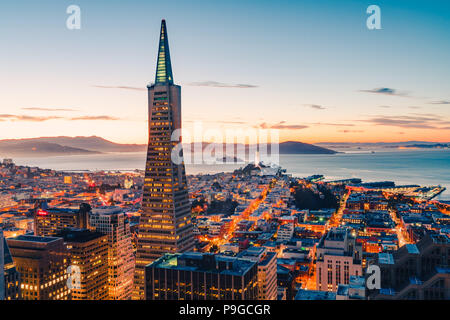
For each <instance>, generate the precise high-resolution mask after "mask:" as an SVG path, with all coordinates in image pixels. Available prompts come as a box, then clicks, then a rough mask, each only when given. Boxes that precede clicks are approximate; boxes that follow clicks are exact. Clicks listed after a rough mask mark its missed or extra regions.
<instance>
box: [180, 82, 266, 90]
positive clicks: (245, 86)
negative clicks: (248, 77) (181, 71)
mask: <svg viewBox="0 0 450 320" xmlns="http://www.w3.org/2000/svg"><path fill="white" fill-rule="evenodd" d="M188 85H189V86H194V87H213V88H240V89H250V88H258V86H257V85H253V84H239V83H238V84H230V83H223V82H217V81H203V82H191V83H188Z"/></svg>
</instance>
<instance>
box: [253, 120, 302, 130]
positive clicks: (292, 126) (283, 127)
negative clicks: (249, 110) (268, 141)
mask: <svg viewBox="0 0 450 320" xmlns="http://www.w3.org/2000/svg"><path fill="white" fill-rule="evenodd" d="M284 123H286V121H281V122H279V123H277V124H273V125H269V124H267V123H265V122H263V123H261V124H259V125H258V126H257V127H258V128H261V129H279V130H301V129H306V128H309V126H305V125H297V124H284Z"/></svg>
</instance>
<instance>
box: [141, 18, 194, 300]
mask: <svg viewBox="0 0 450 320" xmlns="http://www.w3.org/2000/svg"><path fill="white" fill-rule="evenodd" d="M148 109H149V111H148V114H149V140H148V151H147V162H146V170H145V181H144V195H143V201H142V210H141V217H140V222H139V233H138V242H137V253H136V273H135V291H134V299H143V298H144V287H145V284H144V268H145V266H146V265H147V264H149V263H151V262H153V261H154V260H156V259H158V258H159V257H161V256H162V255H164V254H165V253H176V252H186V251H190V250H192V249H193V247H194V236H193V227H192V223H191V206H190V203H189V196H188V188H187V182H186V173H185V167H184V162H183V161H180V162H177V163H175V162H173V161H172V150H173V149H174V148H175V147H176V146H177V145H178V144H179V143H181V135H180V137H178V138H176V139H175V138H174V139H172V134H173V133H174V132H175V130H177V129H181V87H180V86H178V85H175V84H174V81H173V75H172V65H171V61H170V53H169V42H168V38H167V29H166V22H165V20H163V21H162V23H161V32H160V39H159V51H158V62H157V67H156V77H155V83H154V84H152V85H150V86H148ZM175 150H178V152H177V154H178V155H181V156H182V151H181V150H180V149H178V148H176V149H175Z"/></svg>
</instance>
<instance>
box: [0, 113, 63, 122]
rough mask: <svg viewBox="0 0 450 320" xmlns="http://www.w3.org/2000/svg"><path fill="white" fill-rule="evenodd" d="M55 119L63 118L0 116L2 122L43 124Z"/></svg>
mask: <svg viewBox="0 0 450 320" xmlns="http://www.w3.org/2000/svg"><path fill="white" fill-rule="evenodd" d="M55 119H63V118H62V117H57V116H48V117H35V116H29V115H15V114H0V120H1V121H5V120H10V121H30V122H43V121H48V120H55Z"/></svg>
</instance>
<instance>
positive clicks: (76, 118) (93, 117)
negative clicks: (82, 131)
mask: <svg viewBox="0 0 450 320" xmlns="http://www.w3.org/2000/svg"><path fill="white" fill-rule="evenodd" d="M70 120H112V121H115V120H120V118H116V117H111V116H81V117H74V118H70Z"/></svg>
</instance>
